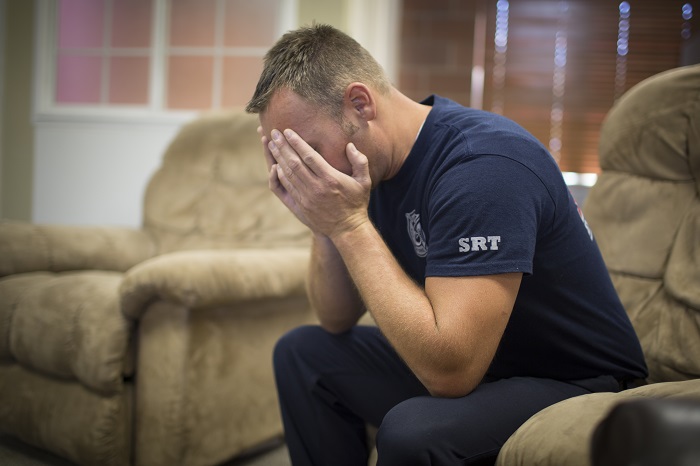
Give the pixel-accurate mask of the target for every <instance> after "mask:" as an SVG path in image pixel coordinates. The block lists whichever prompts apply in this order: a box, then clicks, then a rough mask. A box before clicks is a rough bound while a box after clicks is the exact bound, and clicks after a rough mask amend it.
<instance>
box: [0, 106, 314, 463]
mask: <svg viewBox="0 0 700 466" xmlns="http://www.w3.org/2000/svg"><path fill="white" fill-rule="evenodd" d="M256 125H257V120H256V118H255V117H253V116H249V115H245V114H234V113H221V114H212V115H207V116H205V117H202V118H200V119H198V120H196V121H194V122H193V123H191V124H189V125H187V126H186V127H184V128H183V129H182V130H181V132H180V133H179V134H178V136H177V137H176V138H175V140H174V141H173V142H172V144H171V145H170V147H169V148H168V150H167V152H166V154H165V156H164V159H163V163H162V166H161V167H160V169H159V170H158V172H157V173H155V175H154V176H153V178H152V179H151V181H150V183H149V185H148V189H147V193H146V195H145V206H144V222H143V228H142V229H141V230H129V229H123V228H121V229H120V228H97V227H76V226H59V225H41V226H40V225H31V224H26V223H19V222H3V223H0V277H2V278H0V431H1V432H5V433H9V434H11V435H14V436H16V437H18V438H19V439H21V440H23V441H25V442H27V443H30V444H32V445H35V446H38V447H41V448H44V449H46V450H50V451H52V452H54V453H56V454H58V455H60V456H63V457H65V458H68V459H70V460H72V461H73V462H76V463H78V464H83V465H100V466H104V465H124V464H138V465H145V466H158V465H169V466H170V465H209V464H216V463H220V462H222V461H224V460H226V459H228V458H230V457H232V456H234V455H236V454H237V453H239V452H241V451H242V450H245V449H247V448H250V447H253V446H255V445H258V444H260V443H261V442H265V441H267V440H269V439H271V438H274V437H276V436H280V435H281V434H282V427H281V422H280V419H279V414H278V407H277V401H276V393H275V388H274V383H273V375H272V368H271V353H272V348H273V345H274V343H275V342H276V340H277V339H278V338H279V336H280V335H281V334H282V333H283V332H285V331H286V330H287V329H290V328H292V327H295V326H298V325H300V324H303V323H307V322H310V321H312V320H313V317H312V314H311V312H310V310H309V305H308V302H307V299H306V296H305V286H304V280H305V275H306V267H307V259H308V244H309V237H308V233H307V230H306V228H304V227H303V226H302V225H301V224H300V223H299V222H298V221H297V220H296V219H294V218H293V216H292V215H291V214H290V213H289V212H288V211H287V210H286V209H285V208H284V206H283V205H282V204H281V203H280V202H279V201H278V200H277V199H276V198H274V196H273V195H272V194H271V193H270V191H269V190H268V187H267V174H266V167H265V161H264V157H263V154H262V149H261V146H260V140H259V137H258V135H257V134H256V131H255V129H256Z"/></svg>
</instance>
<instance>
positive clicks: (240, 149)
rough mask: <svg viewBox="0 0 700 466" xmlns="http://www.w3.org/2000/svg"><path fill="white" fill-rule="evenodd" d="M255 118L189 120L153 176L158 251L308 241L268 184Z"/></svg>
mask: <svg viewBox="0 0 700 466" xmlns="http://www.w3.org/2000/svg"><path fill="white" fill-rule="evenodd" d="M257 126H258V119H257V116H255V115H248V114H245V113H243V112H219V113H210V114H205V115H203V116H202V117H200V118H198V119H196V120H194V121H193V122H191V123H189V124H187V125H185V126H184V127H183V128H182V129H181V130H180V132H179V133H178V134H177V135H176V137H175V138H174V139H173V141H172V142H171V143H170V146H169V147H168V148H167V150H166V152H165V155H164V157H163V162H162V165H161V167H160V168H159V170H158V171H157V172H156V173H155V174H154V176H153V177H152V178H151V180H150V182H149V184H148V187H147V190H146V195H145V205H144V229H146V230H147V231H148V232H149V233H150V234H151V235H153V237H154V238H155V240H156V243H157V244H158V247H159V253H164V252H170V251H175V250H184V249H205V248H231V247H236V248H257V247H263V248H269V247H273V248H274V247H290V246H305V245H308V244H309V238H310V237H309V233H308V229H307V228H306V227H304V226H303V225H302V224H301V223H300V222H299V221H298V220H297V219H296V218H295V217H294V216H293V215H292V214H291V213H290V212H289V211H288V210H287V209H286V208H285V207H284V205H282V203H281V202H280V201H279V200H278V199H277V198H276V197H275V195H274V194H272V193H271V192H270V190H269V189H268V181H267V166H266V163H265V158H264V155H263V150H262V145H261V144H260V137H259V136H258V134H257V132H256V128H257Z"/></svg>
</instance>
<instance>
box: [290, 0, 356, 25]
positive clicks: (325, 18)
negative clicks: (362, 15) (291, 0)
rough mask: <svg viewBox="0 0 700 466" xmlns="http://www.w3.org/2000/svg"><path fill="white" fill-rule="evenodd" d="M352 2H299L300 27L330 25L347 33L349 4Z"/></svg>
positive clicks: (319, 0)
mask: <svg viewBox="0 0 700 466" xmlns="http://www.w3.org/2000/svg"><path fill="white" fill-rule="evenodd" d="M348 1H350V0H299V25H300V26H307V25H311V24H312V23H313V22H316V23H324V24H330V25H332V26H335V27H337V28H338V29H341V30H343V31H345V32H347V25H348V19H347V16H348V15H347V3H348Z"/></svg>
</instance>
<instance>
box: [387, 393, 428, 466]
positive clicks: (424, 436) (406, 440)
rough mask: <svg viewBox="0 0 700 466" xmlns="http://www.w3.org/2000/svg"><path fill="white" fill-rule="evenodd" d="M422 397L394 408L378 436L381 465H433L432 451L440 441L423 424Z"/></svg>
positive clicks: (388, 414)
mask: <svg viewBox="0 0 700 466" xmlns="http://www.w3.org/2000/svg"><path fill="white" fill-rule="evenodd" d="M421 404H422V403H421V397H418V398H411V399H409V400H406V401H404V402H402V403H399V404H398V405H396V406H394V407H393V408H392V409H391V410H390V411H389V412H388V413H387V414H386V416H384V419H383V421H382V425H381V426H380V427H379V431H378V432H377V452H378V456H379V463H378V464H380V465H406V466H409V465H422V464H430V450H431V449H432V448H435V447H436V446H437V443H438V442H439V439H436V438H434V437H433V435H434V433H433V432H431V430H430V429H426V428H425V427H426V426H425V424H424V423H423V422H421V415H420V413H421V411H422V406H421Z"/></svg>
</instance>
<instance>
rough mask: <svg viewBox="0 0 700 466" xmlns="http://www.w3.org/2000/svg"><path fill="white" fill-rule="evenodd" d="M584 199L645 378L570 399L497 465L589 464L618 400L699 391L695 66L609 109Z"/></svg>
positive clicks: (699, 170) (542, 416)
mask: <svg viewBox="0 0 700 466" xmlns="http://www.w3.org/2000/svg"><path fill="white" fill-rule="evenodd" d="M600 165H601V169H602V172H601V175H600V177H599V179H598V182H597V183H596V185H595V186H594V187H593V188H592V189H591V191H590V194H589V196H588V199H587V200H586V203H585V206H584V213H585V215H586V219H587V220H588V223H589V224H590V226H591V228H592V230H593V232H594V233H595V236H596V239H597V241H598V244H599V245H600V249H601V252H602V254H603V257H604V258H605V261H606V264H607V267H608V270H609V272H610V275H611V277H612V279H613V283H614V285H615V288H616V289H617V291H618V294H619V296H620V299H621V300H622V303H623V304H624V306H625V309H626V310H627V313H628V314H629V316H630V318H631V320H632V324H633V325H634V328H635V330H636V332H637V334H638V335H639V338H640V341H641V344H642V348H643V350H644V355H645V359H646V361H647V365H648V367H649V382H650V384H649V385H646V386H643V387H639V388H635V389H632V390H626V391H624V392H620V393H599V394H592V395H585V396H581V397H578V398H574V399H571V400H566V401H563V402H560V403H557V404H556V405H554V406H551V407H549V408H547V409H545V410H543V411H542V412H540V413H538V414H536V415H535V416H533V417H532V418H530V420H528V421H527V422H526V423H525V424H524V425H523V426H521V427H520V429H518V431H516V432H515V434H514V435H513V436H512V437H511V438H510V439H509V440H508V442H506V444H505V445H504V447H503V449H502V450H501V453H500V455H499V458H498V464H499V465H501V466H513V465H523V466H524V465H527V466H540V465H542V466H543V465H552V466H556V465H563V464H565V465H568V466H589V465H590V464H591V463H590V442H591V436H592V434H593V431H594V429H595V427H596V426H597V425H598V423H599V422H600V421H601V420H602V419H603V418H604V417H605V416H606V415H607V414H608V413H609V412H610V410H611V409H612V408H613V407H614V406H615V405H617V404H618V403H620V402H621V401H623V400H626V399H630V398H636V397H658V398H678V397H684V398H693V399H698V400H700V65H695V66H688V67H684V68H679V69H675V70H671V71H667V72H664V73H661V74H659V75H656V76H653V77H651V78H649V79H647V80H645V81H643V82H641V83H639V84H638V85H637V86H635V87H633V88H632V89H630V90H629V91H628V92H627V93H626V94H625V95H624V96H623V97H622V98H621V99H620V100H619V101H618V102H617V103H616V104H615V106H614V107H613V108H612V110H611V111H610V112H609V114H608V116H607V117H606V120H605V122H604V124H603V128H602V131H601V140H600Z"/></svg>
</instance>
